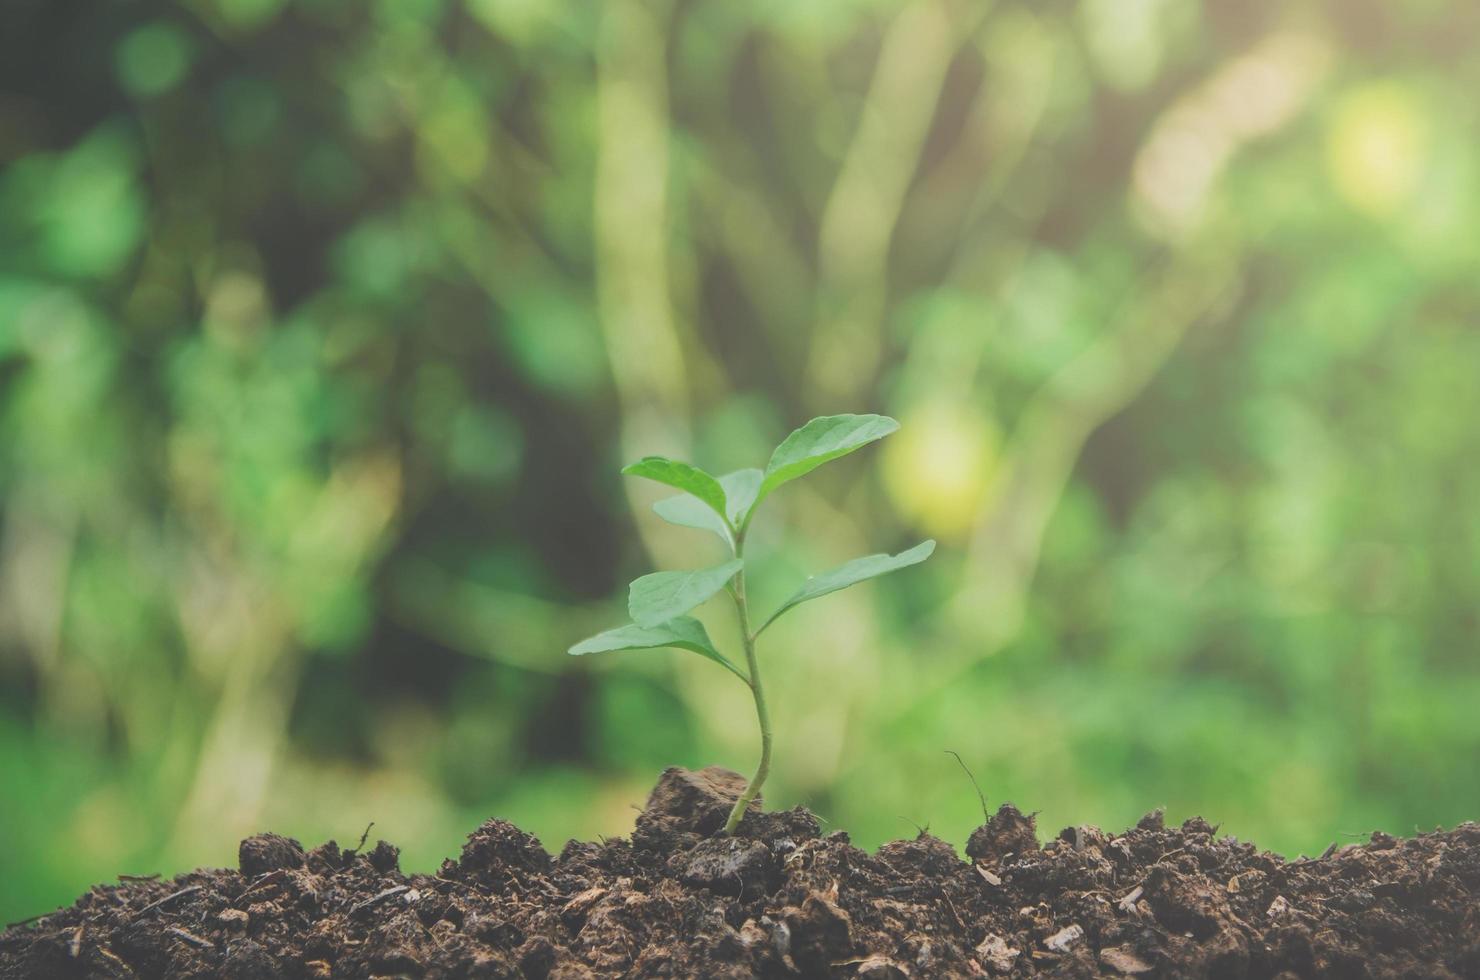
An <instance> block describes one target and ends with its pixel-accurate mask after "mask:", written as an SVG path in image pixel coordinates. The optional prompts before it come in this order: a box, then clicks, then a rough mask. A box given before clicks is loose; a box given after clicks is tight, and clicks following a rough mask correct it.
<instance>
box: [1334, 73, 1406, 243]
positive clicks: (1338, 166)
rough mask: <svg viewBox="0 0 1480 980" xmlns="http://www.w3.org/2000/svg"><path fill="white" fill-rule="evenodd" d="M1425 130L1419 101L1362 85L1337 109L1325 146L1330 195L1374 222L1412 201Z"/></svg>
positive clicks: (1388, 87)
mask: <svg viewBox="0 0 1480 980" xmlns="http://www.w3.org/2000/svg"><path fill="white" fill-rule="evenodd" d="M1429 137H1430V127H1429V121H1428V117H1427V115H1426V113H1425V112H1424V109H1423V106H1422V105H1421V104H1420V101H1419V99H1418V98H1417V97H1416V96H1415V95H1414V93H1413V92H1412V91H1410V90H1409V89H1407V88H1405V87H1404V86H1402V85H1399V84H1396V83H1392V82H1378V83H1373V84H1371V85H1366V86H1363V87H1361V88H1358V89H1356V90H1354V91H1353V92H1351V93H1349V94H1348V95H1347V96H1346V97H1345V98H1344V99H1342V100H1341V102H1340V104H1339V105H1338V106H1337V109H1336V114H1335V117H1334V119H1333V121H1332V125H1331V129H1330V133H1329V135H1328V138H1327V143H1326V154H1327V162H1328V164H1329V166H1330V168H1331V175H1332V178H1333V180H1334V181H1335V183H1336V190H1337V192H1338V193H1340V195H1341V196H1342V197H1343V198H1345V199H1346V200H1347V201H1348V202H1349V203H1350V204H1352V205H1353V206H1354V207H1356V208H1359V209H1360V210H1362V211H1365V212H1367V213H1368V214H1371V215H1374V216H1377V217H1386V216H1388V215H1391V214H1393V213H1394V212H1395V211H1397V210H1398V208H1400V207H1402V206H1403V205H1404V204H1406V203H1407V202H1408V201H1409V200H1410V199H1411V198H1412V196H1413V193H1414V191H1415V189H1416V188H1417V185H1418V183H1419V180H1420V179H1421V177H1422V175H1423V171H1424V167H1425V164H1426V162H1427V160H1428V156H1429Z"/></svg>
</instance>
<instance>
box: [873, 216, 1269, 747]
mask: <svg viewBox="0 0 1480 980" xmlns="http://www.w3.org/2000/svg"><path fill="white" fill-rule="evenodd" d="M1220 246H1221V247H1220ZM1226 249H1227V245H1226V243H1218V244H1215V245H1214V246H1213V247H1212V248H1210V249H1209V250H1208V251H1209V254H1203V253H1197V252H1189V253H1183V254H1181V255H1179V256H1178V257H1176V258H1175V259H1173V260H1172V261H1171V262H1170V264H1169V265H1168V266H1167V267H1166V269H1165V270H1164V271H1163V272H1162V273H1161V274H1160V275H1159V276H1157V277H1156V281H1155V282H1153V283H1148V284H1147V285H1146V287H1145V288H1143V289H1138V290H1136V292H1135V294H1134V296H1135V298H1134V299H1133V300H1132V301H1131V303H1130V304H1129V307H1128V308H1127V309H1126V310H1125V312H1124V313H1123V314H1122V315H1121V317H1120V318H1119V319H1120V325H1119V326H1118V327H1116V328H1114V329H1113V330H1111V331H1110V332H1108V333H1107V334H1106V335H1105V336H1104V337H1103V338H1102V339H1101V340H1099V341H1098V342H1097V343H1095V344H1094V345H1093V346H1091V347H1090V348H1088V349H1087V350H1085V351H1084V352H1083V353H1082V354H1080V355H1079V356H1077V357H1076V358H1074V360H1072V361H1070V362H1069V363H1068V364H1066V365H1065V366H1064V367H1063V368H1061V369H1060V370H1059V371H1058V372H1057V373H1056V374H1054V375H1053V376H1052V377H1051V378H1050V379H1049V380H1048V381H1047V382H1046V383H1045V384H1044V385H1043V386H1042V388H1040V389H1039V391H1038V393H1037V394H1036V395H1035V396H1034V397H1033V399H1032V400H1031V401H1030V403H1029V404H1028V406H1027V408H1026V409H1025V410H1024V412H1023V415H1022V417H1021V420H1020V422H1019V423H1018V426H1017V428H1016V430H1015V431H1014V433H1013V436H1012V439H1011V442H1010V444H1009V446H1008V449H1007V452H1006V455H1005V459H1004V465H1003V469H1002V475H1001V476H1000V477H999V479H998V482H997V484H996V485H995V486H994V487H993V488H992V489H991V490H990V491H989V499H988V500H986V501H984V502H983V511H982V513H983V517H982V519H981V521H980V522H979V523H978V525H977V528H976V530H975V532H974V534H973V536H972V540H971V544H970V546H969V548H968V551H967V556H966V566H965V568H964V570H963V580H962V583H961V585H960V587H959V588H958V590H957V592H956V594H955V595H954V597H953V598H952V600H951V602H950V604H949V605H948V607H947V608H946V610H945V611H944V614H943V616H942V617H941V619H942V622H941V624H940V626H939V630H940V632H941V634H942V635H939V636H937V637H936V638H935V639H933V640H932V641H930V642H928V643H925V644H922V646H924V647H928V648H929V649H932V650H936V651H941V652H942V655H941V657H940V659H937V660H935V661H933V662H919V661H912V662H911V663H910V665H909V670H910V671H911V673H912V675H913V676H914V678H915V679H914V680H913V681H912V683H911V684H910V685H909V686H907V687H904V688H898V690H906V689H907V690H909V691H910V696H909V697H908V698H906V699H899V700H891V701H889V702H887V703H886V704H885V705H884V706H883V707H882V709H881V713H882V714H883V716H884V718H885V721H884V723H885V724H888V723H889V722H890V721H897V720H899V719H900V718H901V717H903V716H904V715H905V714H907V713H908V712H909V711H911V710H913V709H914V708H915V707H916V706H918V705H919V704H922V703H924V702H927V701H929V700H930V699H931V698H933V697H936V696H938V695H939V694H940V692H941V691H942V690H943V689H945V688H947V687H949V686H950V685H951V684H953V683H954V682H955V681H956V680H957V679H959V677H960V675H961V674H962V673H963V672H965V671H966V670H969V669H970V668H971V667H972V666H973V665H974V664H976V663H978V662H980V661H981V660H982V659H983V658H984V657H988V656H991V655H992V654H994V653H996V652H997V651H998V650H1000V649H1001V648H1002V647H1003V646H1004V645H1005V644H1007V643H1008V642H1010V641H1011V640H1012V639H1013V638H1014V637H1015V636H1016V635H1017V634H1018V632H1019V630H1020V629H1021V626H1022V620H1023V611H1024V606H1025V603H1026V598H1027V593H1028V589H1029V586H1030V585H1031V583H1032V580H1033V576H1034V575H1035V573H1036V572H1037V568H1038V557H1039V553H1040V550H1041V547H1042V544H1043V536H1044V532H1045V531H1046V529H1047V526H1048V522H1049V519H1050V518H1051V517H1052V516H1053V513H1054V510H1055V509H1056V508H1057V506H1058V502H1059V500H1060V499H1061V498H1062V496H1063V493H1064V490H1065V488H1066V487H1067V485H1068V483H1069V480H1070V478H1071V476H1072V475H1073V470H1074V465H1075V463H1076V462H1077V460H1078V459H1079V456H1080V454H1081V453H1082V451H1083V449H1084V445H1085V443H1086V442H1087V441H1088V439H1089V437H1090V435H1091V434H1093V433H1094V431H1095V430H1096V429H1098V428H1099V427H1100V426H1102V425H1103V424H1105V422H1107V421H1108V420H1110V419H1111V418H1113V417H1114V416H1115V415H1116V414H1118V413H1119V412H1121V411H1123V410H1124V409H1125V408H1126V407H1127V406H1128V405H1130V404H1131V403H1132V402H1133V401H1134V400H1135V398H1136V396H1137V395H1139V394H1140V393H1141V392H1142V391H1143V390H1144V389H1145V387H1146V385H1147V384H1148V383H1149V382H1150V380H1151V378H1152V377H1154V376H1155V374H1156V372H1157V371H1158V370H1159V369H1160V368H1161V367H1162V365H1164V364H1165V363H1166V361H1167V360H1168V358H1169V357H1170V356H1171V354H1172V352H1173V350H1175V349H1176V346H1177V344H1178V343H1179V342H1180V341H1181V340H1182V338H1183V337H1184V336H1186V334H1187V332H1188V331H1189V330H1190V329H1191V328H1192V327H1193V326H1194V325H1195V324H1197V323H1199V322H1201V321H1207V320H1210V319H1214V318H1216V317H1217V316H1218V315H1219V314H1220V313H1222V312H1223V311H1225V310H1227V309H1228V307H1229V304H1230V302H1231V299H1232V297H1233V296H1234V295H1235V294H1236V292H1237V290H1238V288H1239V284H1240V276H1239V274H1238V263H1237V255H1236V254H1233V255H1230V254H1228V253H1227V251H1226ZM947 651H949V652H947Z"/></svg>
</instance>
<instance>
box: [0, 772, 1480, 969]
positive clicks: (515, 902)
mask: <svg viewBox="0 0 1480 980" xmlns="http://www.w3.org/2000/svg"><path fill="white" fill-rule="evenodd" d="M743 786H744V779H743V778H741V777H739V776H736V775H735V774H733V773H729V772H727V771H725V770H721V769H715V768H709V769H704V770H700V771H699V772H687V771H685V770H681V769H670V770H668V771H667V772H665V773H664V774H663V776H662V778H661V780H660V781H659V783H658V786H657V788H656V789H654V791H653V794H652V796H651V798H650V799H649V801H648V807H647V809H646V810H645V811H644V812H643V814H642V816H641V817H639V819H638V823H637V828H636V830H635V831H634V833H633V835H632V838H631V840H610V841H604V842H602V843H599V844H597V843H581V842H576V841H572V842H571V843H569V844H567V845H566V846H565V849H564V850H563V851H562V852H561V853H560V856H559V857H557V858H552V857H551V856H550V855H549V854H548V853H547V852H546V851H545V850H544V848H543V847H541V846H540V843H539V841H537V840H536V839H535V838H533V837H531V836H530V835H528V834H526V833H524V832H522V831H520V830H519V829H518V828H516V827H514V826H513V825H511V824H508V823H505V822H503V821H501V820H490V821H488V822H487V823H485V824H484V825H483V826H481V827H479V828H478V829H477V830H476V831H475V832H474V833H473V834H472V835H471V836H470V837H469V838H468V842H467V844H466V845H465V846H464V847H463V850H462V855H461V857H460V859H459V860H457V861H447V862H445V863H444V864H443V865H442V867H441V869H440V870H439V871H438V872H437V873H436V874H433V875H424V874H413V875H409V876H408V875H405V874H402V873H401V872H400V870H399V869H398V867H397V851H396V849H395V848H394V847H391V846H390V845H389V844H386V843H384V842H382V843H380V844H378V845H377V846H376V847H375V848H374V849H373V850H371V851H369V852H368V853H358V852H356V851H341V850H340V849H339V847H338V846H337V845H336V844H335V843H334V842H333V841H330V842H329V843H327V844H324V845H322V846H320V847H317V848H314V849H313V850H310V851H306V852H305V851H304V850H303V848H302V847H301V846H299V844H298V843H297V842H296V841H293V840H289V839H287V838H284V837H278V836H276V835H272V834H263V835H259V836H257V837H252V838H249V839H248V840H245V841H243V842H242V845H241V852H240V870H239V871H230V870H201V871H195V872H191V873H189V874H184V875H180V876H179V877H177V878H175V879H174V880H173V881H168V882H165V881H130V882H127V883H124V884H120V885H112V886H98V887H95V888H93V889H92V890H91V891H89V892H88V893H87V894H85V895H84V896H82V898H80V899H79V900H78V901H77V903H76V904H75V905H74V906H72V907H71V908H69V909H63V910H60V911H57V912H55V913H52V914H50V915H47V916H44V917H42V918H40V919H39V920H37V921H35V922H32V923H29V924H24V925H19V926H15V927H12V928H10V929H8V930H7V931H6V932H5V933H4V934H3V935H0V977H3V978H5V980H20V978H25V980H47V978H73V977H104V978H117V980H124V978H134V977H138V978H155V977H158V978H167V980H169V978H185V977H191V978H205V977H221V978H225V980H272V978H292V980H300V978H335V977H346V978H348V977H355V978H359V977H415V978H443V977H446V978H451V977H469V978H509V980H515V978H529V980H581V978H592V977H713V978H745V977H767V978H771V977H775V978H783V977H784V978H794V977H828V978H862V980H898V978H910V977H942V978H967V977H969V978H979V977H1006V976H1011V977H1097V976H1103V977H1136V976H1155V977H1218V978H1238V977H1281V978H1291V977H1342V978H1346V977H1371V978H1386V977H1428V978H1462V977H1480V826H1477V825H1475V824H1473V823H1470V824H1464V825H1463V826H1461V827H1459V828H1458V829H1456V830H1453V831H1449V832H1447V833H1438V832H1436V833H1432V834H1423V835H1420V836H1418V837H1415V838H1412V839H1409V840H1397V839H1394V838H1392V837H1388V836H1386V835H1383V834H1374V835H1373V836H1372V840H1371V842H1370V843H1368V844H1364V845H1348V846H1346V847H1342V848H1333V849H1332V850H1330V851H1328V852H1327V853H1326V854H1325V855H1323V856H1322V857H1321V858H1318V859H1314V860H1310V859H1304V858H1302V859H1300V860H1297V861H1292V862H1287V861H1285V860H1283V859H1282V858H1280V857H1277V856H1275V855H1273V854H1268V853H1262V852H1260V851H1258V850H1257V849H1256V848H1255V847H1254V846H1253V845H1251V844H1243V843H1239V842H1238V841H1236V840H1234V839H1232V838H1229V837H1223V838H1219V837H1217V836H1216V828H1214V827H1211V826H1209V825H1208V824H1207V823H1205V822H1204V821H1202V820H1199V819H1193V820H1189V821H1187V822H1186V823H1184V824H1183V825H1182V826H1181V827H1179V828H1167V827H1164V826H1163V825H1162V821H1161V818H1160V816H1159V815H1157V814H1153V815H1151V816H1149V817H1147V818H1146V819H1143V820H1142V821H1141V822H1140V824H1138V825H1137V826H1136V827H1135V828H1134V829H1132V830H1130V831H1127V832H1126V833H1124V834H1118V835H1111V834H1106V833H1103V832H1101V831H1100V830H1098V829H1096V828H1093V827H1075V828H1070V829H1068V830H1065V831H1064V832H1063V833H1061V834H1060V835H1059V836H1058V837H1057V838H1056V839H1055V840H1052V841H1050V842H1049V843H1048V844H1047V845H1046V846H1043V847H1040V846H1039V844H1038V840H1037V836H1036V833H1035V828H1034V825H1033V818H1032V817H1031V816H1024V815H1023V814H1022V813H1021V812H1019V811H1018V810H1017V809H1015V808H1014V807H1012V806H1010V805H1005V806H1003V807H1002V808H1001V809H1000V810H998V811H997V813H996V815H995V816H993V817H992V819H991V820H990V821H989V822H988V823H987V825H986V826H984V827H982V828H980V829H978V830H977V831H976V832H975V833H973V834H972V835H971V838H970V841H969V842H968V844H967V847H966V850H967V853H968V855H969V857H970V859H971V861H970V863H967V862H963V861H962V860H961V859H960V858H959V857H958V856H957V854H956V851H955V850H954V849H953V848H952V847H951V846H950V845H949V844H947V843H945V842H944V841H941V840H938V839H936V838H934V837H931V836H929V835H928V834H921V835H920V836H919V837H916V838H915V839H914V840H907V841H895V842H894V843H891V844H886V845H884V846H883V847H881V848H879V850H878V851H877V852H876V853H874V854H867V853H865V852H863V851H861V850H859V849H858V848H855V847H853V846H852V845H851V844H849V842H848V836H847V834H845V833H842V832H835V833H831V834H827V835H825V836H824V835H823V834H821V832H820V830H819V828H818V824H817V821H816V819H815V818H814V817H813V816H812V815H811V814H810V813H808V812H807V811H806V810H803V809H800V808H798V809H795V810H789V811H785V812H779V813H762V812H760V811H759V810H754V811H752V812H751V813H749V814H748V815H747V816H746V818H745V820H744V821H742V823H741V824H740V827H739V829H738V831H737V833H736V834H735V835H734V836H733V837H724V836H717V831H718V830H719V827H720V826H721V825H722V823H723V820H724V814H725V813H726V812H727V811H728V809H729V807H730V806H731V804H732V803H733V800H734V799H735V796H736V794H737V793H738V792H739V790H740V788H741V787H743Z"/></svg>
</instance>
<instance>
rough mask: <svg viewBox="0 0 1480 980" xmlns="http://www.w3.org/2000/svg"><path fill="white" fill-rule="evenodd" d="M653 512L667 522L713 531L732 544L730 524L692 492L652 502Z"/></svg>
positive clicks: (726, 542)
mask: <svg viewBox="0 0 1480 980" xmlns="http://www.w3.org/2000/svg"><path fill="white" fill-rule="evenodd" d="M653 513H655V514H657V515H658V516H659V517H661V518H663V520H665V521H667V522H668V523H669V524H678V525H680V526H682V527H696V528H698V529H699V530H701V531H713V532H714V533H715V534H718V535H719V536H720V539H721V540H722V541H724V542H725V544H729V545H732V546H733V541H734V539H733V538H732V537H731V536H730V526H729V525H728V524H726V523H725V519H724V518H723V517H720V516H719V515H718V514H716V513H715V512H714V511H712V510H710V509H709V508H708V507H707V506H705V505H704V502H703V501H702V500H700V499H699V498H698V497H695V496H693V495H692V494H687V493H681V494H679V495H678V496H676V497H664V498H663V499H662V500H660V501H658V502H657V503H655V504H653Z"/></svg>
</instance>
